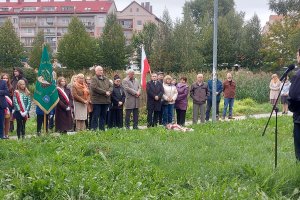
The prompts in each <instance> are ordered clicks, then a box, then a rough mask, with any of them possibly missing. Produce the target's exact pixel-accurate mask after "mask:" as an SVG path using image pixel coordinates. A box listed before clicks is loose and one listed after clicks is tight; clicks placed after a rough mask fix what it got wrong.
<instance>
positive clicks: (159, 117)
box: [158, 110, 163, 125]
mask: <svg viewBox="0 0 300 200" xmlns="http://www.w3.org/2000/svg"><path fill="white" fill-rule="evenodd" d="M162 121H163V111H162V110H161V111H158V123H159V125H162Z"/></svg>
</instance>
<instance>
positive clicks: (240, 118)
mask: <svg viewBox="0 0 300 200" xmlns="http://www.w3.org/2000/svg"><path fill="white" fill-rule="evenodd" d="M292 115H293V113H291V112H289V113H288V116H292ZM278 116H284V115H282V113H281V112H280V113H278ZM268 117H270V113H268V114H256V115H248V116H235V117H234V119H233V120H245V119H250V118H254V119H261V118H268ZM272 117H275V113H273V115H272ZM220 121H230V120H229V119H227V118H226V119H225V120H220ZM186 125H187V126H190V125H192V121H188V122H186ZM139 129H142V130H143V129H147V126H139ZM74 134H76V132H68V133H67V135H74ZM51 135H52V136H60V134H59V133H51ZM31 137H36V135H26V138H31ZM9 139H12V140H17V139H18V138H17V136H10V137H9Z"/></svg>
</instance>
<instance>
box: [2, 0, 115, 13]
mask: <svg viewBox="0 0 300 200" xmlns="http://www.w3.org/2000/svg"><path fill="white" fill-rule="evenodd" d="M6 1H7V2H2V3H0V15H11V14H42V13H45V12H47V13H54V14H59V13H68V12H69V13H107V12H108V11H109V9H110V7H111V6H112V4H114V2H113V1H99V0H96V1H85V0H83V1H70V0H69V1H61V0H60V1H54V0H49V1H47V2H45V1H41V0H37V1H36V2H24V1H22V0H19V1H18V2H9V0H6Z"/></svg>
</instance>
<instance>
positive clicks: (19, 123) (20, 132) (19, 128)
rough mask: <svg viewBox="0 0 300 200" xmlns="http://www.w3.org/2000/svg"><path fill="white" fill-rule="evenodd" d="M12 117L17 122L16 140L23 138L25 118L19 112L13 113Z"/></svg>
mask: <svg viewBox="0 0 300 200" xmlns="http://www.w3.org/2000/svg"><path fill="white" fill-rule="evenodd" d="M14 116H15V118H16V120H17V136H18V139H20V138H21V137H22V138H25V125H26V120H25V117H22V115H21V113H20V111H15V113H14Z"/></svg>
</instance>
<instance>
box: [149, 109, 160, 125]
mask: <svg viewBox="0 0 300 200" xmlns="http://www.w3.org/2000/svg"><path fill="white" fill-rule="evenodd" d="M160 113H161V112H160V111H154V110H153V109H148V114H147V127H154V126H157V122H158V118H159V115H160Z"/></svg>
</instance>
